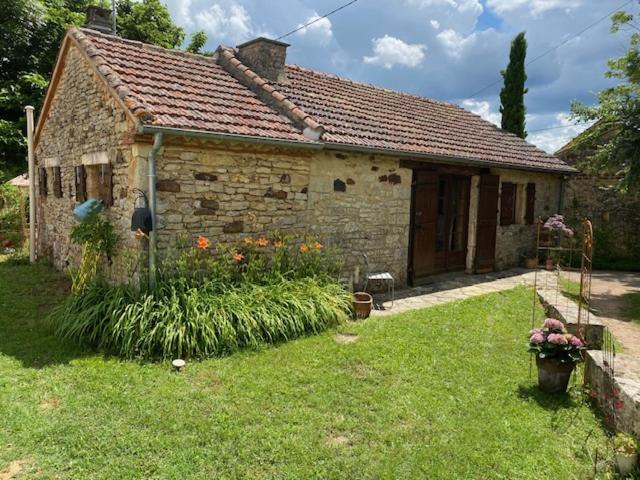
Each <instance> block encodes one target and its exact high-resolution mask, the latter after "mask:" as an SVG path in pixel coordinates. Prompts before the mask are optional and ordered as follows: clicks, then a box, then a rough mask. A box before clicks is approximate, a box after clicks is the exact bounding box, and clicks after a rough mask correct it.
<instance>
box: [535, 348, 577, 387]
mask: <svg viewBox="0 0 640 480" xmlns="http://www.w3.org/2000/svg"><path fill="white" fill-rule="evenodd" d="M536 365H537V366H538V387H539V388H540V390H542V391H543V392H546V393H562V392H566V391H567V385H569V379H570V378H571V373H572V372H573V369H574V368H575V367H576V364H575V363H570V362H567V363H561V362H559V361H557V360H555V359H553V358H540V357H539V356H538V355H536Z"/></svg>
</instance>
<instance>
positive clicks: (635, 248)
mask: <svg viewBox="0 0 640 480" xmlns="http://www.w3.org/2000/svg"><path fill="white" fill-rule="evenodd" d="M617 183H618V179H617V178H616V177H615V176H606V175H603V176H597V175H585V174H580V175H576V176H574V177H572V178H570V179H569V180H568V181H567V183H566V186H565V190H564V199H563V204H564V208H563V212H564V213H565V216H566V218H567V221H569V222H570V223H571V224H572V225H574V226H576V227H577V226H578V225H579V224H580V222H581V221H582V219H584V218H589V219H590V220H591V222H592V223H593V227H594V234H595V237H596V245H595V248H596V255H597V257H596V259H597V258H598V257H600V256H602V255H604V256H606V257H607V258H634V257H635V258H638V257H640V197H639V196H637V195H636V196H634V195H631V194H627V195H623V194H620V193H619V192H617V191H616V190H615V189H614V187H615V185H616V184H617Z"/></svg>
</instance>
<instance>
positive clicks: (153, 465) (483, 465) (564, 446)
mask: <svg viewBox="0 0 640 480" xmlns="http://www.w3.org/2000/svg"><path fill="white" fill-rule="evenodd" d="M0 278H2V279H3V283H2V287H1V288H0V419H2V428H0V477H1V476H2V473H1V472H2V471H3V470H4V469H6V468H7V466H8V465H9V464H10V463H11V462H15V461H18V460H22V461H24V462H25V463H24V464H23V466H22V468H23V470H22V473H21V475H22V478H63V479H93V478H104V479H120V478H122V479H134V478H145V479H146V478H171V479H187V478H203V479H210V478H216V479H239V478H248V479H249V478H251V479H253V478H278V479H309V478H322V479H331V478H336V479H338V478H340V479H345V478H348V479H381V478H394V479H395V478H402V479H404V478H406V479H418V478H429V479H440V478H442V479H456V478H460V479H468V478H477V479H529V478H530V479H540V478H553V479H587V478H593V477H592V472H593V461H594V460H593V459H594V458H595V457H596V456H597V458H598V459H599V462H600V463H599V464H598V469H599V471H603V470H604V469H605V467H606V465H605V463H606V461H607V458H608V455H609V453H608V448H607V444H606V441H605V435H604V433H603V430H602V428H601V426H600V423H599V421H598V419H597V417H596V416H595V415H594V414H593V413H592V411H591V410H590V409H589V408H588V407H587V406H586V405H585V403H583V401H582V397H581V396H580V395H578V394H574V395H570V396H559V397H548V396H545V395H542V394H541V393H539V392H538V390H537V389H536V388H535V387H534V382H533V380H532V379H531V378H530V377H529V355H528V354H527V353H526V334H527V332H528V330H529V327H530V308H531V292H530V290H527V289H525V288H520V289H516V290H512V291H510V292H506V293H499V294H493V295H488V296H484V297H477V298H475V299H471V300H467V301H463V302H456V303H452V304H448V305H443V306H439V307H435V308H431V309H426V310H421V311H414V312H410V313H406V314H400V315H396V316H392V317H386V318H381V317H378V318H373V319H369V320H367V321H365V322H362V323H359V324H350V325H346V326H343V327H341V328H340V330H341V331H344V332H351V333H356V334H358V335H359V338H358V340H357V341H356V342H355V343H350V344H338V343H336V341H335V340H334V334H335V332H327V333H325V334H323V335H319V336H316V337H308V338H303V339H300V340H296V341H292V342H290V343H288V344H283V345H280V346H277V347H272V348H266V349H264V350H263V351H259V352H245V353H240V354H235V355H233V356H230V357H227V358H222V359H214V360H208V361H203V362H200V363H190V364H188V365H187V368H186V370H185V371H184V372H183V373H181V374H175V373H171V371H170V369H169V366H168V364H167V363H162V364H140V363H136V362H123V361H119V360H117V359H113V358H105V357H103V356H102V355H98V354H93V353H88V352H83V351H81V350H80V349H78V348H77V347H75V346H73V345H70V344H68V343H65V342H63V341H60V340H58V339H57V338H55V337H53V336H52V334H51V329H50V327H49V326H48V325H47V324H46V322H45V320H44V318H45V315H46V313H47V311H48V310H49V309H50V308H51V307H52V305H54V304H55V303H56V302H59V301H60V300H61V299H62V298H63V296H64V294H65V283H64V282H63V281H61V279H60V276H59V275H58V274H56V273H54V272H52V271H51V270H49V269H48V268H46V267H43V266H38V267H35V268H34V267H30V266H25V265H23V266H9V265H7V264H6V263H5V264H2V263H0ZM538 313H539V316H540V318H542V311H541V310H540V311H539V312H538ZM534 374H535V371H534ZM596 451H597V455H596ZM18 478H21V477H18Z"/></svg>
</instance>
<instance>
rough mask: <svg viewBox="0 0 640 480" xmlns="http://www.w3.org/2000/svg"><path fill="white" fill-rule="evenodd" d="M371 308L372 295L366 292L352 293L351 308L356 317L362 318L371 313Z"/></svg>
mask: <svg viewBox="0 0 640 480" xmlns="http://www.w3.org/2000/svg"><path fill="white" fill-rule="evenodd" d="M372 309H373V297H372V296H371V295H369V294H368V293H367V292H355V293H354V294H353V310H354V311H355V314H356V318H360V319H364V318H368V317H369V315H371V310H372Z"/></svg>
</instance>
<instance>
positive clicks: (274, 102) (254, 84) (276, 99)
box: [216, 46, 326, 140]
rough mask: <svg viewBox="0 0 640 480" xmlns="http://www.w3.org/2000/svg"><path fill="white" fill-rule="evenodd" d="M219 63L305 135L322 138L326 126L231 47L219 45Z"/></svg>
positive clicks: (311, 137) (311, 138)
mask: <svg viewBox="0 0 640 480" xmlns="http://www.w3.org/2000/svg"><path fill="white" fill-rule="evenodd" d="M216 52H217V53H218V57H217V61H218V64H219V65H221V66H222V67H223V68H225V69H226V70H227V71H228V72H229V73H230V74H231V75H233V76H234V77H236V78H237V79H238V80H239V81H240V82H241V83H242V84H244V85H245V86H246V87H247V88H249V89H251V90H252V91H253V92H254V93H256V95H258V97H259V98H260V99H261V100H263V101H264V102H265V103H266V104H267V105H268V106H271V107H273V108H274V109H275V110H277V111H278V112H280V113H282V114H283V115H285V116H286V117H287V118H289V120H291V121H292V122H293V123H294V125H296V126H299V128H300V129H301V130H302V132H303V135H304V136H305V137H307V138H309V139H310V140H320V139H321V138H322V135H323V134H324V132H325V131H326V129H325V127H324V126H322V125H321V124H320V123H319V122H317V121H316V120H315V119H314V118H313V117H311V115H309V114H308V113H307V112H305V111H304V109H302V108H301V107H299V106H298V105H296V104H295V103H294V102H292V101H291V100H290V99H289V97H288V96H287V95H285V94H284V93H282V92H281V91H280V90H279V89H278V88H277V87H275V86H274V85H272V84H271V83H269V82H268V81H267V80H265V79H264V78H262V77H261V76H260V75H258V74H257V73H256V72H254V71H253V70H251V68H249V67H248V66H247V65H245V64H244V63H243V62H242V61H241V60H240V59H238V57H237V56H236V52H235V50H234V49H233V48H231V47H223V46H220V47H218V50H217V51H216Z"/></svg>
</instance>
